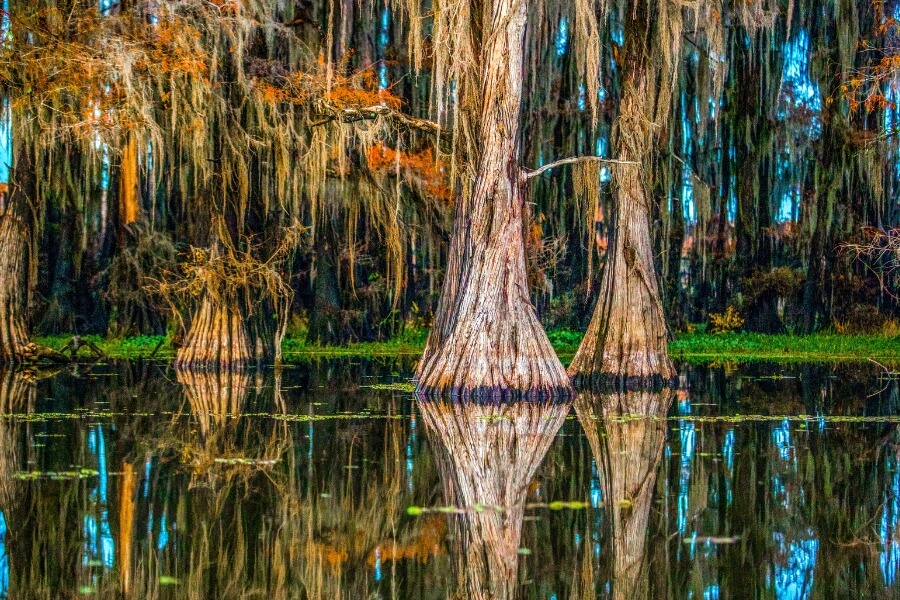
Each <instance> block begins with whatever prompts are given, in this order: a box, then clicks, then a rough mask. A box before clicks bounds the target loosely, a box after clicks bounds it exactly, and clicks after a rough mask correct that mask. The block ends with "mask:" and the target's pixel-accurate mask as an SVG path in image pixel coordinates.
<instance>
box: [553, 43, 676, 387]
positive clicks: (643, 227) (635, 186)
mask: <svg viewBox="0 0 900 600" xmlns="http://www.w3.org/2000/svg"><path fill="white" fill-rule="evenodd" d="M626 39H627V36H626ZM626 43H627V42H626ZM635 43H636V42H635ZM639 56H642V54H641V55H639ZM624 68H625V69H626V80H625V83H624V86H623V91H622V103H621V108H620V114H619V119H618V122H617V128H618V131H617V139H616V148H617V158H618V159H619V160H621V161H638V162H640V161H642V160H643V159H644V158H645V157H646V156H647V155H648V154H649V153H650V152H651V151H652V141H651V139H650V134H649V133H648V131H647V128H648V126H649V125H648V123H647V121H648V117H647V115H648V113H651V114H652V110H650V109H649V107H648V103H649V102H650V100H648V99H647V97H648V95H649V89H648V86H647V82H646V74H645V73H644V70H643V68H642V60H641V59H640V58H636V57H635V56H633V55H631V56H630V60H628V61H626V63H625V65H624ZM645 164H647V163H646V161H645ZM613 173H614V175H613V183H614V185H615V194H616V210H615V214H614V215H613V223H612V227H611V229H610V240H609V254H608V257H607V263H606V268H605V270H604V272H603V279H602V282H601V285H600V294H599V298H598V301H597V305H596V308H595V309H594V315H593V317H592V318H591V323H590V325H589V326H588V330H587V333H586V334H585V336H584V339H583V340H582V342H581V346H580V347H579V348H578V352H577V353H576V355H575V358H574V359H573V361H572V364H571V365H570V366H569V374H570V375H572V376H573V377H574V378H575V379H576V381H587V380H598V379H617V380H651V379H653V380H655V379H660V378H661V379H663V380H669V379H672V378H673V377H674V376H675V375H676V371H675V368H674V366H673V365H672V361H671V360H669V350H668V329H667V327H666V319H665V315H664V313H663V308H662V302H661V300H660V293H659V283H658V281H657V275H656V267H655V265H654V262H653V245H652V242H651V238H650V203H649V198H648V196H647V191H646V189H645V188H644V182H643V181H642V178H641V171H640V167H639V166H637V165H630V164H624V165H618V166H616V168H615V170H614V172H613Z"/></svg>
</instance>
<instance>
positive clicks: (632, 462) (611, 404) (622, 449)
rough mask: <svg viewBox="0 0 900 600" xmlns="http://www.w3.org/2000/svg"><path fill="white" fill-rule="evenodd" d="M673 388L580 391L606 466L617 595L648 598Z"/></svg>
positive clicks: (597, 456) (591, 436)
mask: <svg viewBox="0 0 900 600" xmlns="http://www.w3.org/2000/svg"><path fill="white" fill-rule="evenodd" d="M671 400H672V391H671V390H665V391H663V392H662V393H661V394H660V393H655V392H648V391H641V392H625V393H616V394H593V393H590V392H584V393H580V394H579V395H578V398H577V400H576V401H575V412H576V413H577V415H578V420H579V422H580V423H581V426H582V427H583V428H584V432H585V435H586V436H587V438H588V442H589V443H590V445H591V453H592V454H593V455H594V462H595V463H596V464H597V469H598V470H599V471H600V485H601V487H602V490H603V500H604V506H605V510H606V511H607V515H608V519H607V522H608V523H609V527H610V529H611V532H610V533H611V534H612V535H611V539H612V548H613V569H612V572H613V589H612V598H615V599H617V600H625V599H629V600H630V599H647V598H651V597H657V596H656V595H651V594H650V589H649V588H650V586H649V570H648V568H647V566H648V565H647V563H648V561H647V558H646V556H647V555H646V544H647V537H648V529H649V515H650V508H651V507H652V505H653V490H654V486H655V484H656V474H657V471H658V470H659V465H660V461H661V460H662V454H663V448H664V447H665V441H666V420H665V418H666V413H667V412H668V410H669V405H670V404H671Z"/></svg>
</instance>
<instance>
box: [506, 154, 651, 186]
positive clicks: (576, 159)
mask: <svg viewBox="0 0 900 600" xmlns="http://www.w3.org/2000/svg"><path fill="white" fill-rule="evenodd" d="M587 161H594V162H599V163H604V164H609V165H640V164H641V163H639V162H637V161H633V160H615V159H612V158H603V157H602V156H573V157H571V158H563V159H562V160H557V161H553V162H552V163H548V164H546V165H544V166H543V167H541V168H539V169H535V170H533V171H532V170H531V169H522V181H528V180H529V179H531V178H533V177H537V176H538V175H542V174H544V173H546V172H547V171H549V170H550V169H554V168H556V167H558V166H560V165H571V164H575V163H580V162H587Z"/></svg>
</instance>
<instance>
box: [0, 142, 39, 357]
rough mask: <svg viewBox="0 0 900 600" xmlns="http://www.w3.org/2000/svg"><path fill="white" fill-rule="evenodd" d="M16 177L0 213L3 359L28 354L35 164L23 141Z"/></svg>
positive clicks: (0, 340)
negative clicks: (28, 309)
mask: <svg viewBox="0 0 900 600" xmlns="http://www.w3.org/2000/svg"><path fill="white" fill-rule="evenodd" d="M14 162H15V165H14V169H13V173H14V175H13V181H12V182H11V186H10V195H9V201H8V202H7V204H6V211H5V212H4V213H3V215H2V216H0V362H3V363H7V364H12V363H18V362H20V361H21V360H22V359H23V358H24V357H25V356H26V355H27V354H28V348H27V347H28V327H27V304H28V296H29V294H28V284H27V278H28V274H29V270H30V269H29V250H30V243H31V239H30V238H31V236H32V235H33V231H34V214H35V213H34V210H33V203H34V202H36V195H37V192H36V186H35V174H34V166H33V164H32V161H31V156H30V155H29V153H28V151H27V148H26V146H25V145H24V144H21V143H19V144H17V145H16V147H15V153H14Z"/></svg>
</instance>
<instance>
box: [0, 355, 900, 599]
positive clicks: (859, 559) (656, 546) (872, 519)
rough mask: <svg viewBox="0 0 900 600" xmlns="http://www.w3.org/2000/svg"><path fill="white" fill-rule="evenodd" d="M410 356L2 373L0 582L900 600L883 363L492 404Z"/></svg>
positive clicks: (401, 593)
mask: <svg viewBox="0 0 900 600" xmlns="http://www.w3.org/2000/svg"><path fill="white" fill-rule="evenodd" d="M409 369H410V365H408V364H403V363H398V362H391V361H388V362H373V361H360V360H350V359H344V360H339V361H322V362H318V363H313V364H308V365H299V366H296V367H293V368H290V369H287V370H285V371H284V372H283V373H282V375H281V377H279V378H276V377H274V375H273V374H271V373H266V374H257V373H250V374H243V375H236V374H223V375H209V374H201V375H196V374H195V375H186V374H178V373H175V372H174V371H173V370H171V369H168V368H166V367H165V366H163V365H152V364H140V365H138V364H132V365H116V366H102V367H95V368H94V369H90V370H82V371H81V372H76V373H72V372H61V373H57V374H54V375H50V374H48V373H33V372H32V373H22V372H18V373H14V372H11V371H6V372H2V373H0V598H7V597H8V598H11V599H20V598H59V597H63V598H65V597H99V598H113V597H115V598H120V597H123V596H124V597H127V598H197V599H200V598H268V599H277V598H304V599H305V598H347V599H354V600H356V599H366V598H397V599H411V600H417V599H431V598H434V599H445V598H448V597H454V595H455V597H461V598H497V599H502V598H522V599H531V598H535V599H536V598H541V599H547V600H549V599H556V600H563V599H568V598H635V597H637V598H640V597H646V598H698V599H700V598H703V599H714V598H790V599H794V598H797V599H799V598H811V597H815V598H845V597H848V596H851V595H852V596H857V597H861V598H891V597H900V584H898V582H897V568H898V566H900V530H898V525H900V433H898V424H900V394H898V386H897V383H896V381H894V380H893V379H892V378H891V377H890V376H889V375H887V374H885V372H884V371H883V370H882V369H881V368H879V367H878V366H877V365H869V364H863V365H844V366H841V365H837V366H835V365H790V366H780V365H774V364H764V363H754V364H751V365H744V366H734V365H707V366H702V367H697V366H692V367H688V366H685V367H684V370H683V372H682V377H681V388H680V389H679V390H678V391H676V392H670V393H659V394H650V393H623V394H617V395H616V394H607V395H591V394H581V395H579V396H578V397H577V398H574V399H572V400H571V401H569V402H562V403H560V402H557V403H533V402H532V403H511V404H507V405H502V406H498V405H491V404H473V403H461V402H455V403H451V402H434V401H428V402H421V401H417V400H416V399H415V398H414V397H413V396H412V395H411V394H410V393H409V392H407V391H403V390H402V389H391V384H397V383H399V384H403V383H405V382H407V381H408V378H409V377H410V371H409ZM395 387H398V388H402V387H403V386H402V385H400V386H395Z"/></svg>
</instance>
